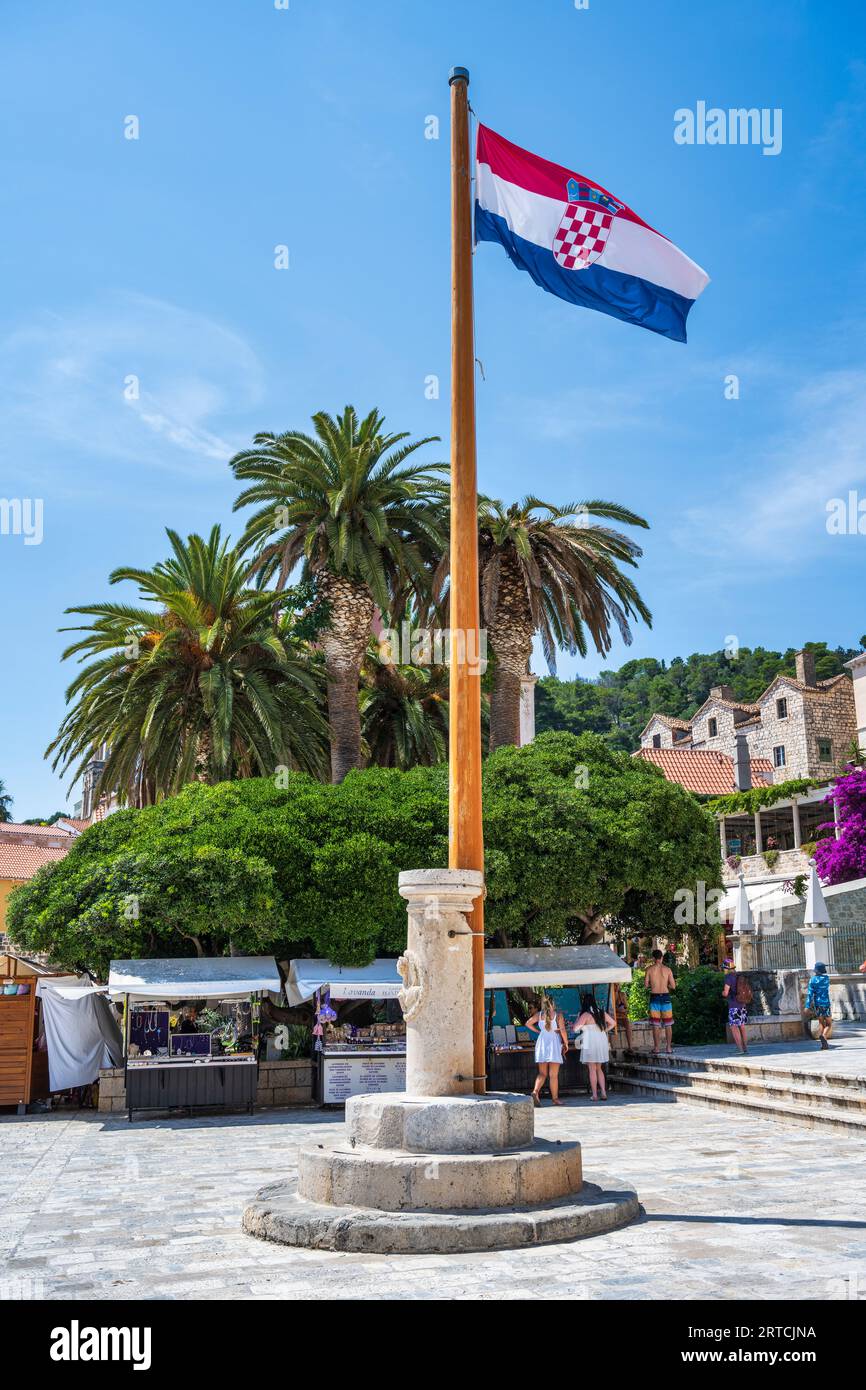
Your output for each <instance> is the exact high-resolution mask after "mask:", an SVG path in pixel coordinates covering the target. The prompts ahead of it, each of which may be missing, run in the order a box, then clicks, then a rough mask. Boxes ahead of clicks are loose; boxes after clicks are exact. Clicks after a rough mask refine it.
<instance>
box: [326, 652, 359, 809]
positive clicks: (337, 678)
mask: <svg viewBox="0 0 866 1390" xmlns="http://www.w3.org/2000/svg"><path fill="white" fill-rule="evenodd" d="M325 667H326V671H327V677H328V722H329V723H330V725H331V781H332V782H342V780H343V778H344V777H345V776H346V773H347V772H351V770H352V768H353V767H360V766H361V711H360V708H359V705H358V683H359V680H360V671H361V663H360V661H359V662H358V664H357V666H354V667H353V666H347V665H346V664H345V663H344V662H340V663H339V665H336V666H334V667H332V665H331V663H330V662H329V661H327V660H326V663H325Z"/></svg>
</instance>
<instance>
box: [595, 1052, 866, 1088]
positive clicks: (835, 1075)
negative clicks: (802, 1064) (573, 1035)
mask: <svg viewBox="0 0 866 1390" xmlns="http://www.w3.org/2000/svg"><path fill="white" fill-rule="evenodd" d="M824 1061H825V1062H826V1065H827V1068H828V1070H826V1071H814V1070H812V1069H811V1068H808V1069H807V1068H802V1069H801V1068H798V1067H797V1066H796V1064H795V1065H793V1066H790V1067H779V1066H766V1065H765V1064H764V1063H763V1062H762V1060H761V1059H760V1058H758V1057H730V1058H728V1057H690V1056H685V1055H682V1054H680V1053H676V1052H675V1053H673V1055H672V1056H658V1057H656V1056H654V1055H653V1054H652V1053H648V1052H625V1053H622V1054H621V1055H620V1056H619V1057H616V1058H614V1057H612V1058H611V1065H613V1064H614V1062H616V1063H617V1064H619V1063H623V1062H625V1063H636V1064H637V1065H639V1066H641V1065H647V1064H653V1065H657V1064H659V1063H661V1064H663V1065H664V1066H666V1067H676V1068H681V1069H682V1070H684V1071H712V1072H719V1071H725V1072H728V1071H729V1072H733V1073H734V1074H736V1075H738V1076H739V1075H742V1074H746V1075H749V1076H759V1077H766V1078H767V1080H770V1081H772V1080H777V1079H779V1078H780V1077H785V1078H791V1079H792V1080H794V1081H795V1082H796V1083H797V1084H798V1085H815V1084H816V1083H820V1084H821V1085H825V1084H826V1085H831V1086H837V1087H841V1088H843V1089H850V1090H852V1091H859V1092H862V1093H863V1094H864V1095H866V1077H863V1076H846V1075H844V1074H843V1073H840V1072H834V1071H832V1050H831V1052H830V1053H829V1054H828V1055H827V1056H826V1057H825V1058H824Z"/></svg>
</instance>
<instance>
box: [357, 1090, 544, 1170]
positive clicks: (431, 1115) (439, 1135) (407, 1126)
mask: <svg viewBox="0 0 866 1390" xmlns="http://www.w3.org/2000/svg"><path fill="white" fill-rule="evenodd" d="M534 1130H535V1114H534V1107H533V1104H532V1098H531V1096H525V1095H517V1094H512V1093H511V1092H509V1091H490V1092H488V1093H487V1095H483V1096H406V1095H400V1094H397V1095H395V1094H393V1093H386V1094H384V1095H367V1096H351V1097H350V1098H349V1099H348V1100H347V1102H346V1133H347V1134H348V1136H349V1142H350V1143H353V1144H355V1143H357V1144H363V1145H369V1146H370V1147H372V1148H381V1149H402V1150H404V1151H407V1152H409V1153H426V1154H452V1155H453V1154H483V1153H501V1152H502V1151H503V1150H506V1149H528V1148H529V1147H530V1145H531V1144H532V1137H533V1134H534Z"/></svg>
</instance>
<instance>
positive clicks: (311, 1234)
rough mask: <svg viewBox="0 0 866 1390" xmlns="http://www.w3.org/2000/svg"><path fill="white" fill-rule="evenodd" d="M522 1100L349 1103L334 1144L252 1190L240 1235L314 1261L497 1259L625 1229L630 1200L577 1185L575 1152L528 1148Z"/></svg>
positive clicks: (634, 1209)
mask: <svg viewBox="0 0 866 1390" xmlns="http://www.w3.org/2000/svg"><path fill="white" fill-rule="evenodd" d="M533 1117H534V1112H533V1106H532V1100H531V1097H529V1096H518V1095H510V1094H507V1093H505V1092H493V1093H490V1094H488V1095H486V1096H453V1097H449V1096H396V1095H382V1096H354V1097H352V1099H351V1100H350V1101H349V1102H348V1104H347V1107H346V1134H345V1137H343V1138H341V1139H339V1140H337V1141H336V1142H333V1143H331V1144H327V1145H322V1146H318V1145H316V1146H315V1147H312V1146H311V1147H308V1148H305V1149H302V1150H301V1152H300V1154H299V1159H298V1177H297V1179H296V1180H293V1181H290V1182H283V1183H276V1184H274V1185H272V1186H270V1187H266V1188H263V1189H262V1191H261V1192H259V1193H258V1195H257V1197H256V1200H255V1201H254V1202H252V1203H250V1205H249V1206H248V1207H247V1209H246V1211H245V1212H244V1216H243V1228H244V1230H245V1231H246V1232H247V1233H248V1234H249V1235H254V1236H259V1237H261V1238H262V1239H265V1240H273V1241H278V1242H280V1243H282V1244H286V1245H297V1246H308V1247H312V1248H315V1249H320V1250H356V1251H377V1252H382V1253H394V1254H397V1253H415V1254H417V1253H421V1252H441V1253H445V1252H448V1251H460V1250H497V1249H509V1248H512V1247H515V1246H522V1245H532V1244H537V1243H540V1242H544V1241H561V1240H573V1239H576V1238H577V1237H579V1236H585V1235H594V1234H597V1233H599V1232H601V1231H607V1230H612V1229H614V1228H615V1227H617V1226H621V1225H624V1224H626V1223H627V1222H629V1221H632V1220H634V1219H635V1217H636V1216H637V1215H638V1213H639V1205H638V1200H637V1195H636V1193H634V1192H633V1191H631V1190H630V1189H625V1190H615V1191H611V1190H603V1189H601V1188H600V1187H597V1186H595V1185H585V1184H584V1182H583V1173H582V1166H581V1150H580V1144H578V1143H576V1142H572V1143H561V1142H559V1141H555V1140H554V1141H551V1140H540V1139H533V1128H534V1118H533Z"/></svg>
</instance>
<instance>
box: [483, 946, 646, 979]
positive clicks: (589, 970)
mask: <svg viewBox="0 0 866 1390" xmlns="http://www.w3.org/2000/svg"><path fill="white" fill-rule="evenodd" d="M630 979H631V967H630V966H628V965H626V963H625V961H624V960H621V959H620V957H619V956H618V955H617V954H616V951H614V950H613V949H612V947H610V946H604V945H599V946H535V947H532V948H527V949H524V950H513V951H495V950H493V951H485V953H484V984H485V986H486V988H487V989H518V988H520V986H522V985H525V986H528V987H529V988H538V987H539V986H544V985H550V986H556V987H559V986H561V985H604V984H628V982H629V980H630Z"/></svg>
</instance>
